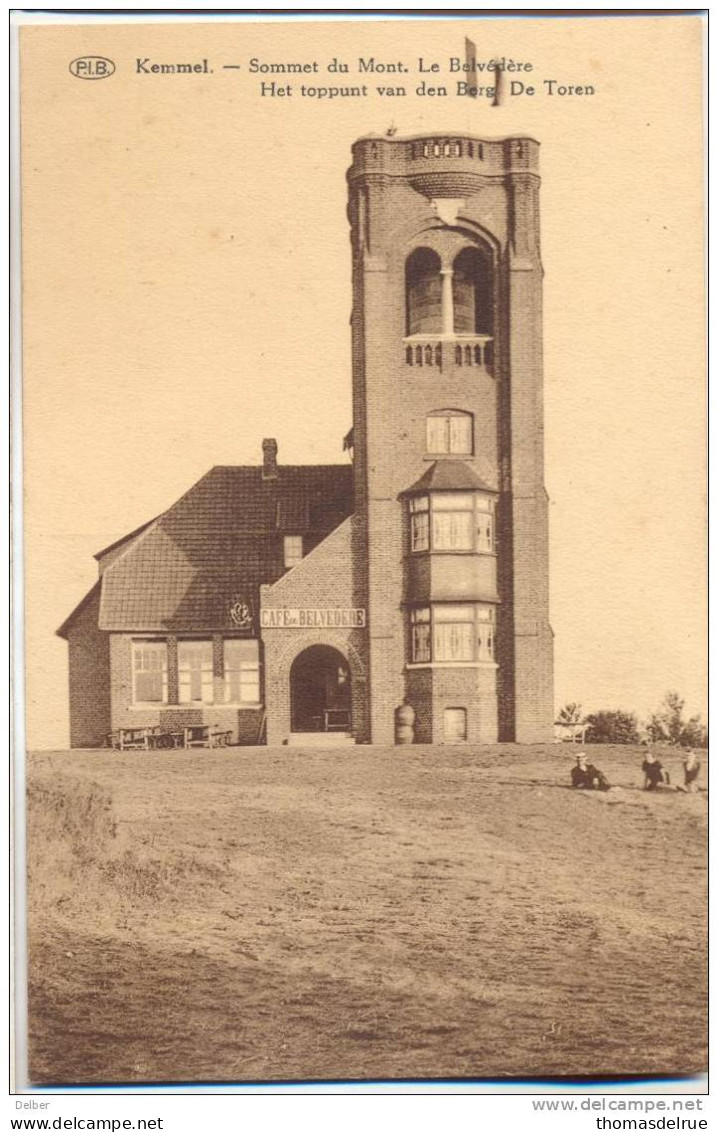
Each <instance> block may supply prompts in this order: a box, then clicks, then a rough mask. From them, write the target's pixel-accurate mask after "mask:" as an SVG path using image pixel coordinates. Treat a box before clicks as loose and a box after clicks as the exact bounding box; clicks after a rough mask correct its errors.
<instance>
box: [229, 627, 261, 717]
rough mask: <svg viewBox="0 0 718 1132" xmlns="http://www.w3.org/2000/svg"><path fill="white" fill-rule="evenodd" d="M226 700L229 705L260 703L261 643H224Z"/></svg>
mask: <svg viewBox="0 0 718 1132" xmlns="http://www.w3.org/2000/svg"><path fill="white" fill-rule="evenodd" d="M224 698H225V702H226V703H229V704H256V703H259V641H225V642H224Z"/></svg>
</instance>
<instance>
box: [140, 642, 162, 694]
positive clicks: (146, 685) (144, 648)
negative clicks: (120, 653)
mask: <svg viewBox="0 0 718 1132" xmlns="http://www.w3.org/2000/svg"><path fill="white" fill-rule="evenodd" d="M132 693H133V699H134V701H135V703H142V704H166V703H167V643H166V641H135V642H134V643H133V646H132Z"/></svg>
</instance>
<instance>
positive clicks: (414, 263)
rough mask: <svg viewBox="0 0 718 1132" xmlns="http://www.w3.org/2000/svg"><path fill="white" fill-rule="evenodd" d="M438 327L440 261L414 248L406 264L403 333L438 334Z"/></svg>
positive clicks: (432, 254)
mask: <svg viewBox="0 0 718 1132" xmlns="http://www.w3.org/2000/svg"><path fill="white" fill-rule="evenodd" d="M441 325H442V324H441V260H440V259H439V257H438V255H437V254H436V252H434V251H432V250H431V248H417V249H416V251H413V252H412V253H411V255H410V256H409V258H408V260H407V261H406V332H407V334H408V335H412V334H440V333H441Z"/></svg>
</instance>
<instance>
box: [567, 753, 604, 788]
mask: <svg viewBox="0 0 718 1132" xmlns="http://www.w3.org/2000/svg"><path fill="white" fill-rule="evenodd" d="M571 785H572V786H573V787H575V788H576V790H610V789H611V784H610V782H609V781H608V779H607V778H606V776H605V774H604V773H603V772H602V771H600V770H599V769H598V767H596V766H594V765H593V764H592V763H588V762H586V756H585V755H576V765H575V766H573V767H571Z"/></svg>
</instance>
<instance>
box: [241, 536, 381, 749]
mask: <svg viewBox="0 0 718 1132" xmlns="http://www.w3.org/2000/svg"><path fill="white" fill-rule="evenodd" d="M355 541H356V531H355V530H354V526H353V520H351V519H347V520H345V521H344V522H343V523H342V524H341V526H339V527H338V528H337V529H336V530H335V531H333V532H332V534H330V535H328V537H327V538H326V539H325V540H324V541H323V542H322V543H320V544H319V546H317V547H316V548H315V549H314V550H313V551H312V552H311V554H309V555H307V556H306V557H305V558H304V559H302V561H301V562H300V563H298V564H297V565H296V566H295V567H294V568H293V569H292V570H290V571H289V572H288V573H287V574H285V575H284V577H282V578H281V579H280V580H279V581H278V582H275V584H274V585H272V586H262V590H261V608H262V610H263V611H264V610H269V609H295V608H298V609H329V608H336V609H350V608H364V606H363V605H358V604H357V601H358V599H361V597H362V594H363V587H362V586H361V584H360V583H359V584H357V582H356V580H355V577H354V564H355V562H356V558H355V555H354V546H355ZM262 642H263V648H264V672H265V685H266V694H265V701H266V705H267V743H268V744H269V745H270V746H277V745H279V744H282V743H284V742H285V741H286V739H287V736H288V735H289V733H290V730H291V687H290V676H291V668H292V664H293V662H294V661H295V660H296V658H297V657H298V656H299V654H300V653H302V652H303V651H304V650H305V649H307V648H309V647H311V646H312V645H329V646H331V647H332V648H335V649H337V650H338V651H339V652H340V653H341V654H342V656H343V657H344V658H345V659H346V660H347V662H348V665H349V671H350V675H351V691H352V729H353V732H354V736H355V738H356V740H357V742H360V743H365V742H368V741H369V735H370V732H369V718H368V716H369V711H368V698H367V663H366V653H367V630H366V629H352V628H345V629H341V628H321V629H315V628H312V629H306V628H263V629H262Z"/></svg>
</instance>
